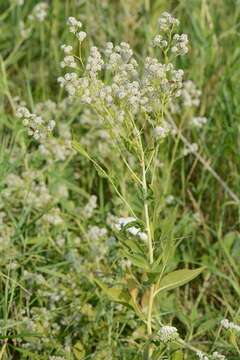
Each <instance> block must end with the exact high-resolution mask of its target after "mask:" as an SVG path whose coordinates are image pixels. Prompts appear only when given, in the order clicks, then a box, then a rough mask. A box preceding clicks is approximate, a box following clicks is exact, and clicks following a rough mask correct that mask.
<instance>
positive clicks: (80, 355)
mask: <svg viewBox="0 0 240 360" xmlns="http://www.w3.org/2000/svg"><path fill="white" fill-rule="evenodd" d="M73 353H74V356H75V358H76V359H77V360H83V359H84V358H85V355H86V352H85V350H84V347H83V345H82V343H81V342H80V341H78V342H77V343H76V344H75V345H74V347H73Z"/></svg>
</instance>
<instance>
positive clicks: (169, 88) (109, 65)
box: [58, 15, 186, 119]
mask: <svg viewBox="0 0 240 360" xmlns="http://www.w3.org/2000/svg"><path fill="white" fill-rule="evenodd" d="M163 18H166V19H167V20H166V21H167V24H170V23H171V24H172V25H173V24H176V21H175V20H173V19H174V18H171V17H170V18H169V17H168V16H165V15H164V16H163ZM71 19H72V20H71V21H70V26H71V31H72V32H74V33H76V31H77V30H78V28H79V27H80V26H81V24H79V22H78V21H77V20H76V19H75V18H71ZM73 19H74V20H73ZM163 22H164V21H163ZM163 40H164V39H163V37H162V36H161V35H160V36H157V37H155V41H154V43H155V45H157V44H158V45H160V46H166V43H164V42H163V43H162V41H163ZM185 40H186V37H185V36H182V35H181V36H180V35H179V42H183V41H185ZM179 46H180V45H179ZM62 49H63V50H64V52H65V58H64V60H63V62H62V63H61V66H62V67H65V66H70V67H75V66H76V62H75V59H74V58H73V57H72V55H70V52H71V50H72V48H71V47H69V46H67V45H63V46H62ZM143 65H144V66H143V71H142V70H141V69H142V67H139V65H138V62H137V61H136V59H134V57H133V51H132V49H131V47H130V45H129V44H127V43H126V42H122V43H120V45H117V46H114V45H113V43H111V42H108V43H107V44H106V47H105V50H104V52H103V54H102V53H101V52H100V51H99V49H98V48H97V47H95V46H93V47H92V48H91V49H90V54H89V56H88V58H87V62H86V68H85V74H84V75H83V77H79V75H78V74H77V73H67V74H65V76H64V77H60V78H59V79H58V82H59V83H60V86H61V87H64V88H65V89H66V91H67V93H68V94H69V96H70V97H73V96H79V97H80V98H81V101H82V102H83V103H85V104H91V105H92V106H94V108H95V109H98V111H99V113H100V114H101V113H103V112H104V111H105V112H106V110H105V109H106V108H109V107H111V114H112V117H113V118H115V117H117V119H119V114H121V116H123V118H124V114H125V112H126V111H128V112H129V111H130V112H131V113H133V114H138V113H139V112H145V113H146V112H147V113H150V112H159V110H160V109H161V107H162V106H163V104H165V102H166V99H169V98H172V97H177V96H180V95H181V89H182V83H183V75H184V72H183V70H181V69H175V67H174V65H173V64H171V63H168V64H162V63H161V62H159V61H158V59H157V58H154V57H146V59H145V61H144V64H143ZM103 70H104V71H106V72H107V73H109V76H108V78H109V79H110V81H109V82H108V84H106V83H105V82H104V80H102V74H101V72H102V71H103ZM104 116H106V114H105V113H104Z"/></svg>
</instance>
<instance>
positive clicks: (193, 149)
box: [183, 143, 198, 156]
mask: <svg viewBox="0 0 240 360" xmlns="http://www.w3.org/2000/svg"><path fill="white" fill-rule="evenodd" d="M197 151H198V144H197V143H192V144H190V145H189V147H185V148H184V150H183V156H187V155H188V154H192V153H195V152H197Z"/></svg>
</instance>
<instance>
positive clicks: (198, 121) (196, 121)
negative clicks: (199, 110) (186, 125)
mask: <svg viewBox="0 0 240 360" xmlns="http://www.w3.org/2000/svg"><path fill="white" fill-rule="evenodd" d="M207 121H208V119H207V118H206V117H204V116H196V117H193V118H192V120H191V124H192V125H193V126H194V127H196V128H202V127H203V126H204V125H205V124H206V123H207Z"/></svg>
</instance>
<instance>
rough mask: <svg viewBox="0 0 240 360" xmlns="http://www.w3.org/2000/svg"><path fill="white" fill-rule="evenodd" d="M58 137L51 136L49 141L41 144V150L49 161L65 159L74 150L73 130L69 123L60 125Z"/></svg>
mask: <svg viewBox="0 0 240 360" xmlns="http://www.w3.org/2000/svg"><path fill="white" fill-rule="evenodd" d="M58 134H59V136H58V137H51V138H49V139H48V141H46V142H44V143H41V144H40V145H39V148H38V149H39V152H40V154H42V155H43V156H44V157H45V159H46V161H47V162H48V163H53V162H54V161H64V160H66V159H67V158H68V156H70V155H71V154H72V152H73V150H72V140H71V131H70V128H69V126H68V125H67V124H64V123H62V124H59V125H58Z"/></svg>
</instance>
